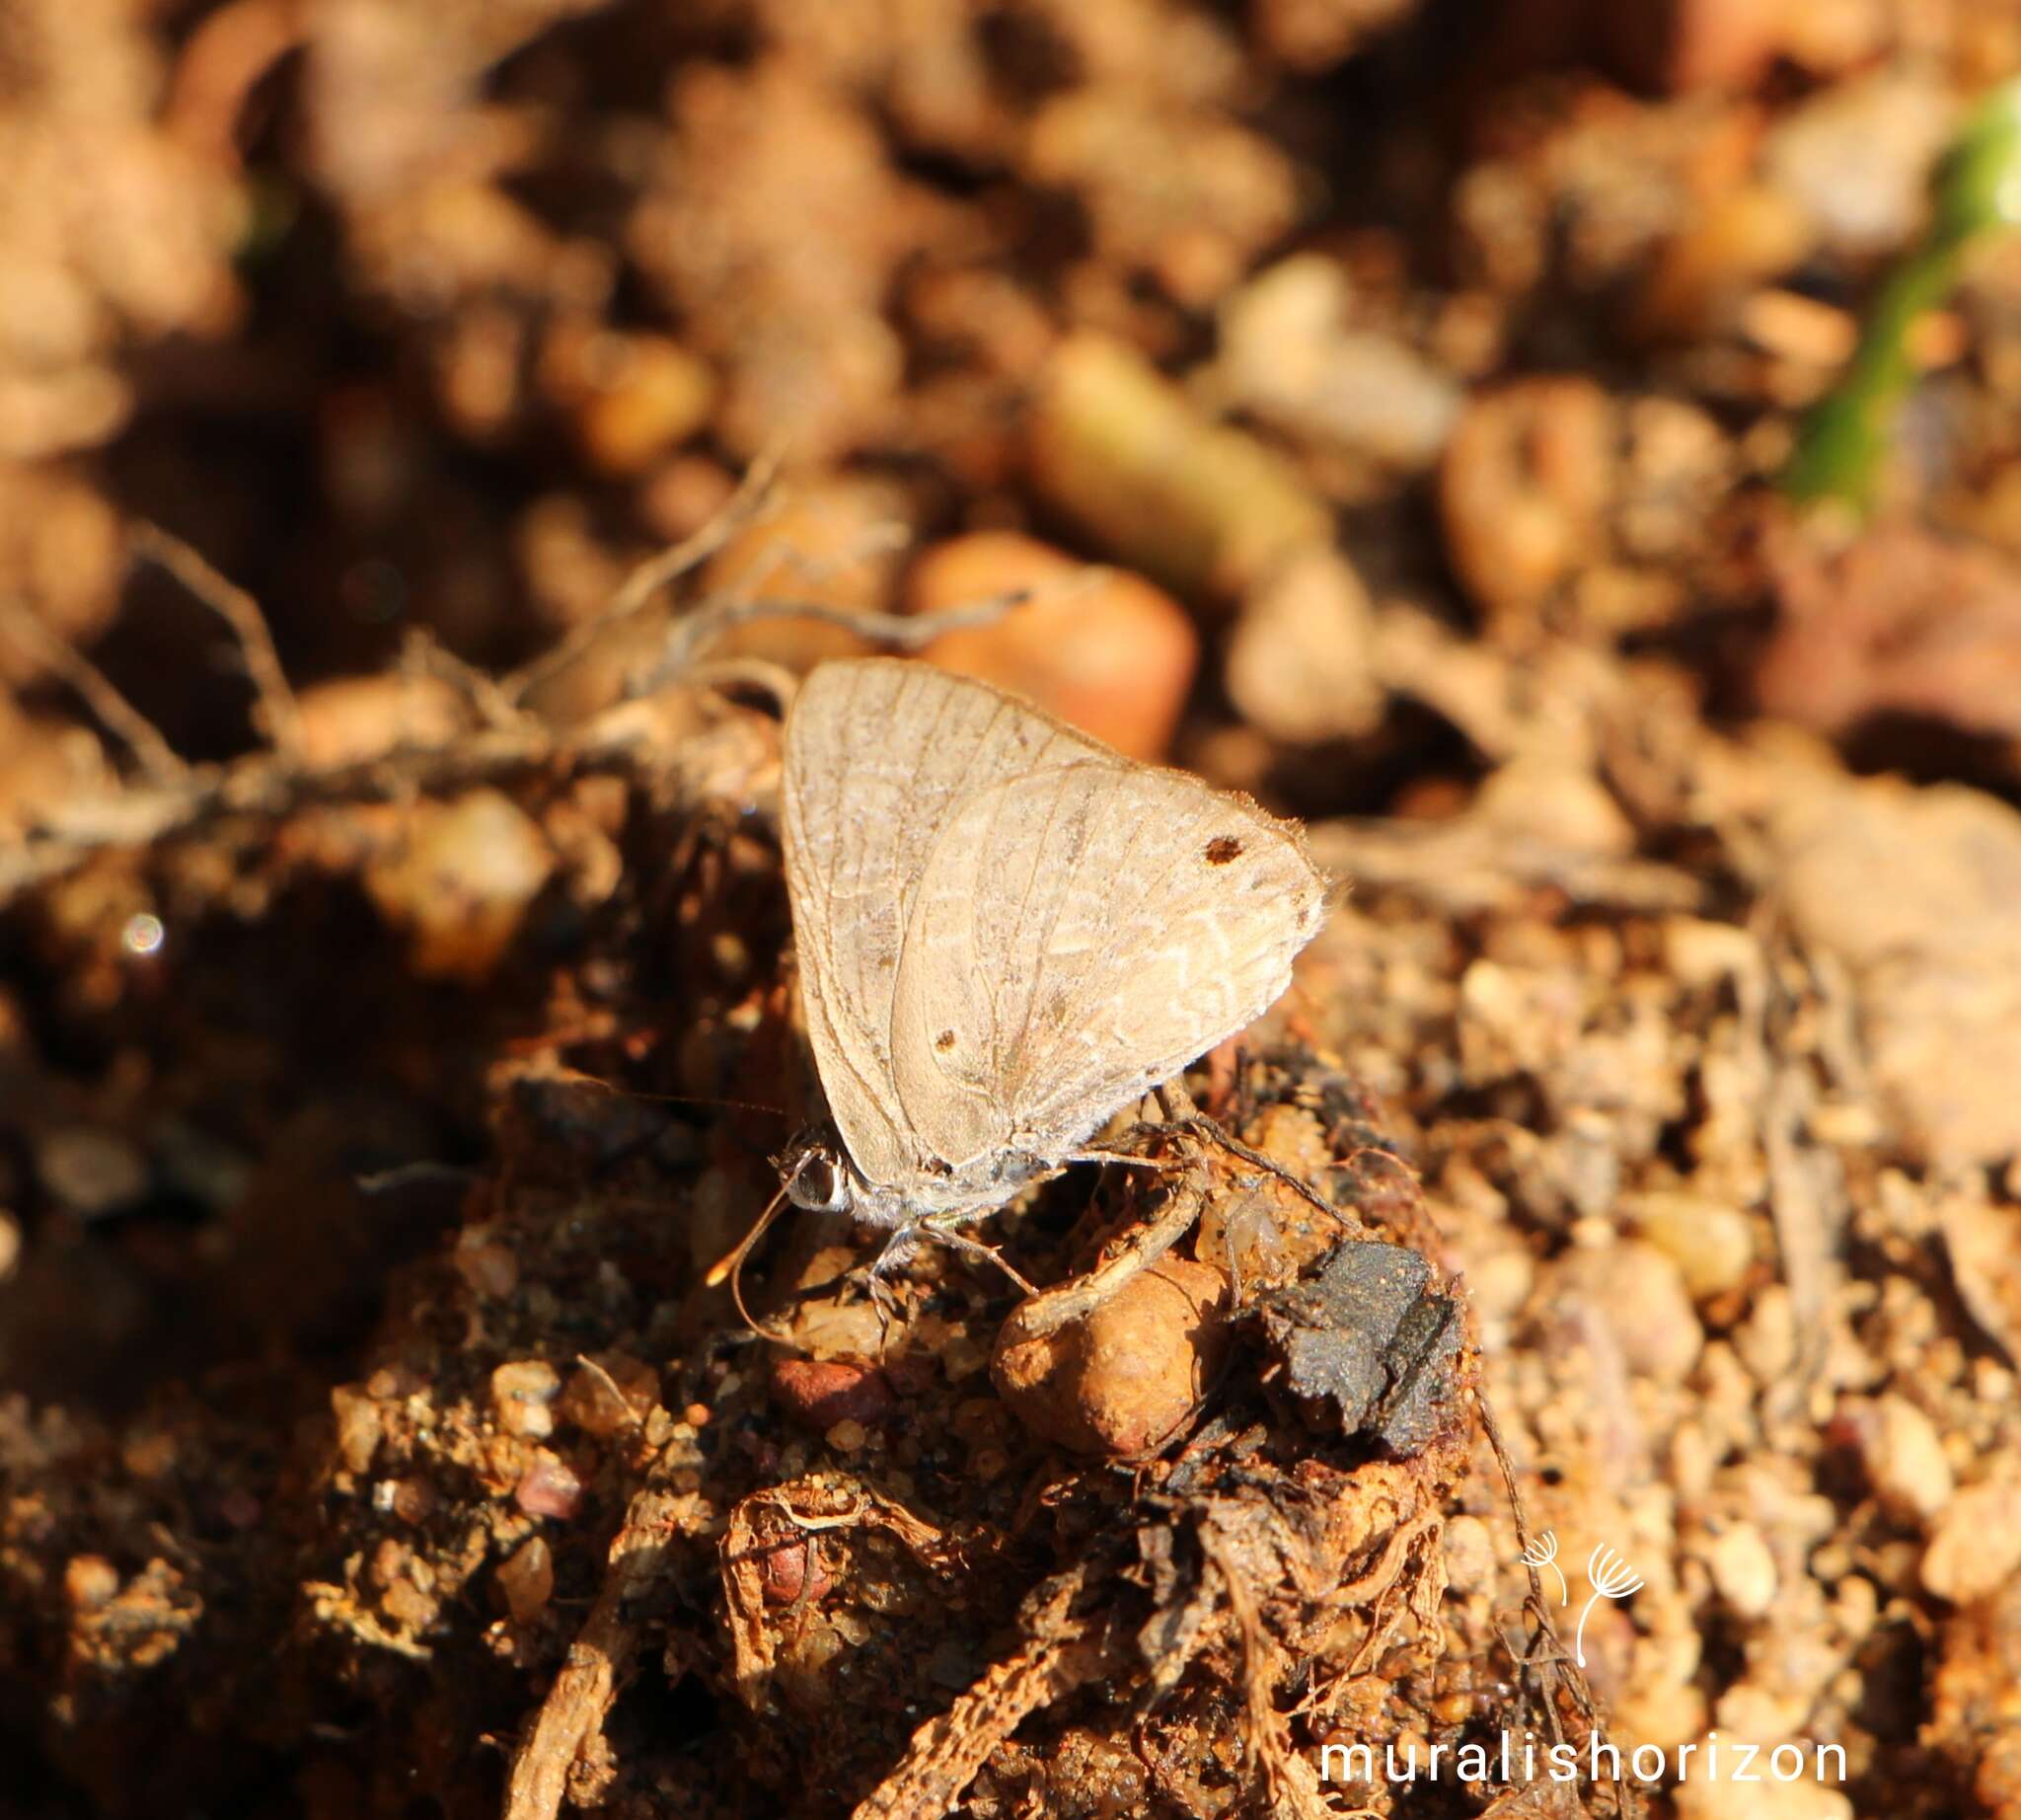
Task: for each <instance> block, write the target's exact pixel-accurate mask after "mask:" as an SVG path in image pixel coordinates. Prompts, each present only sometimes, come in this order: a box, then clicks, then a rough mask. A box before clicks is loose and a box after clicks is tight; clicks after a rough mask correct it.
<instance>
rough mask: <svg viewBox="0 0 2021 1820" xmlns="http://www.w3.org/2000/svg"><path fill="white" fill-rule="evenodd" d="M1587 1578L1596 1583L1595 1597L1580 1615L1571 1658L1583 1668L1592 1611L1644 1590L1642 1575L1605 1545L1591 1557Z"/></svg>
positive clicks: (1587, 1563) (1587, 1568)
mask: <svg viewBox="0 0 2021 1820" xmlns="http://www.w3.org/2000/svg"><path fill="white" fill-rule="evenodd" d="M1586 1577H1587V1579H1589V1580H1590V1581H1592V1582H1593V1596H1592V1597H1591V1598H1590V1599H1588V1600H1587V1601H1586V1604H1585V1607H1584V1608H1583V1609H1582V1610H1581V1612H1580V1614H1579V1629H1578V1630H1577V1631H1575V1632H1574V1634H1573V1638H1572V1659H1573V1660H1574V1661H1575V1662H1577V1663H1578V1664H1579V1666H1580V1667H1581V1668H1584V1667H1585V1666H1586V1621H1587V1619H1588V1618H1590V1617H1591V1616H1592V1615H1593V1608H1594V1607H1595V1606H1596V1605H1598V1604H1599V1603H1600V1602H1601V1601H1602V1600H1603V1599H1625V1598H1627V1596H1628V1595H1629V1594H1630V1593H1633V1592H1639V1591H1640V1590H1641V1587H1642V1576H1641V1575H1640V1574H1639V1573H1637V1572H1636V1571H1635V1569H1634V1568H1632V1567H1631V1566H1629V1565H1628V1563H1627V1562H1626V1561H1625V1560H1623V1559H1622V1558H1621V1557H1620V1555H1617V1554H1616V1553H1615V1552H1614V1551H1613V1550H1612V1549H1610V1548H1609V1547H1608V1546H1607V1544H1606V1543H1602V1544H1601V1545H1600V1546H1599V1547H1598V1548H1596V1549H1595V1550H1594V1551H1593V1553H1592V1555H1590V1556H1588V1558H1587V1562H1586Z"/></svg>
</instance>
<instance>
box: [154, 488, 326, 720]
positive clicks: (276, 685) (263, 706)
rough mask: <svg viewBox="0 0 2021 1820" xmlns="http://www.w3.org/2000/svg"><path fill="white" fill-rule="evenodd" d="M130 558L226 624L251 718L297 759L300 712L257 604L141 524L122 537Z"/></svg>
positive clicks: (174, 541)
mask: <svg viewBox="0 0 2021 1820" xmlns="http://www.w3.org/2000/svg"><path fill="white" fill-rule="evenodd" d="M128 543H129V547H130V548H131V550H132V552H133V554H134V555H135V556H137V557H141V558H144V559H145V560H146V561H148V562H150V563H154V564H157V565H159V566H160V567H161V568H163V569H167V570H168V571H169V573H170V574H172V575H174V576H175V577H176V579H177V580H178V581H180V582H182V584H183V585H184V586H185V587H186V588H187V589H188V590H189V592H190V594H191V595H193V596H194V597H195V598H196V599H197V600H200V601H201V602H202V603H203V604H204V605H205V606H206V607H208V608H209V609H210V610H211V611H212V612H213V613H215V614H216V615H217V616H218V618H219V619H221V620H223V621H224V623H225V624H226V625H227V626H229V627H230V628H231V630H232V636H233V637H234V638H235V639H237V640H238V642H239V649H240V651H241V652H242V653H243V654H244V656H245V660H246V675H247V677H248V679H249V680H250V681H251V682H252V684H253V692H254V694H255V696H256V697H257V698H258V705H257V707H256V708H255V710H254V720H255V722H256V723H257V724H258V726H259V728H260V730H261V731H262V733H263V734H265V736H266V738H267V739H268V740H269V741H270V742H271V743H272V744H273V746H274V747H275V749H276V750H278V751H280V752H281V753H283V754H284V755H285V756H287V757H289V758H295V759H299V758H300V757H301V755H302V710H301V707H300V705H299V704H298V703H297V702H296V700H295V692H294V690H293V689H292V688H291V687H289V685H288V679H287V673H286V672H285V671H284V670H282V668H281V667H280V653H279V652H278V651H277V650H275V649H274V645H273V634H272V633H271V632H269V631H268V630H267V626H266V616H265V615H264V614H263V613H262V612H261V611H260V603H259V602H258V601H257V600H255V599H254V598H253V596H252V595H251V594H249V593H247V592H246V590H245V589H244V588H242V587H240V586H239V585H238V583H237V582H235V581H231V580H228V579H227V578H226V577H225V576H223V575H222V574H220V573H219V572H218V571H217V570H216V569H213V568H212V567H211V566H210V564H209V563H207V562H205V561H204V559H203V558H202V557H201V556H199V555H198V554H197V553H196V552H195V551H194V550H192V549H191V548H190V547H189V546H188V545H187V544H186V543H185V542H184V541H183V540H182V539H181V538H180V537H177V536H174V535H173V534H171V533H170V532H168V531H164V530H163V529H162V528H161V526H160V525H156V524H148V523H146V522H145V521H142V522H141V523H138V524H136V525H134V526H133V528H132V530H131V532H130V533H129V534H128Z"/></svg>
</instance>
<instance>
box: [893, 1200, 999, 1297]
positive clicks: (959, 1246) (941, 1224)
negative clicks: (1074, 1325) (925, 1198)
mask: <svg viewBox="0 0 2021 1820" xmlns="http://www.w3.org/2000/svg"><path fill="white" fill-rule="evenodd" d="M929 1239H931V1240H933V1241H934V1242H935V1243H936V1244H938V1245H944V1246H945V1247H946V1248H947V1249H948V1250H949V1251H958V1252H960V1253H961V1255H962V1256H964V1257H966V1258H969V1259H971V1260H972V1261H974V1262H977V1263H988V1264H994V1265H995V1266H996V1267H997V1268H998V1269H999V1270H1001V1271H1003V1273H1004V1274H1005V1275H1006V1276H1008V1277H1009V1278H1010V1279H1011V1281H1012V1282H1013V1283H1015V1284H1016V1285H1017V1287H1018V1288H1019V1289H1020V1290H1022V1291H1023V1292H1024V1294H1026V1295H1035V1294H1037V1290H1036V1289H1035V1288H1034V1286H1033V1285H1032V1284H1030V1283H1029V1282H1027V1281H1026V1280H1025V1279H1024V1278H1023V1277H1022V1276H1021V1275H1019V1274H1018V1272H1017V1271H1015V1270H1014V1269H1012V1268H1011V1265H1010V1264H1009V1263H1008V1262H1007V1261H1006V1260H1005V1258H1004V1255H1003V1253H1002V1252H1001V1251H995V1250H994V1249H992V1248H991V1247H990V1246H987V1245H984V1244H983V1243H982V1242H981V1241H980V1240H977V1239H971V1238H970V1237H969V1236H968V1235H967V1234H966V1233H962V1232H957V1231H956V1230H955V1228H954V1225H953V1222H952V1221H951V1220H936V1219H934V1218H932V1217H929V1218H927V1219H924V1220H915V1221H913V1222H912V1224H911V1225H909V1226H901V1227H900V1228H899V1229H898V1230H897V1231H896V1232H895V1233H893V1234H892V1235H891V1237H890V1238H889V1239H888V1240H886V1241H885V1245H884V1249H883V1250H882V1251H879V1252H878V1253H877V1256H876V1260H875V1261H874V1262H873V1263H872V1264H871V1265H870V1268H869V1270H868V1272H867V1275H868V1278H869V1280H870V1283H871V1284H872V1285H873V1289H872V1293H873V1294H874V1293H875V1291H876V1288H877V1287H880V1286H881V1282H882V1279H884V1278H887V1277H890V1276H894V1275H896V1274H897V1272H898V1271H900V1270H902V1269H904V1267H905V1266H906V1264H907V1263H908V1262H909V1261H910V1260H911V1258H912V1255H913V1253H914V1252H915V1251H918V1250H919V1248H920V1246H921V1245H922V1244H923V1243H924V1242H925V1241H926V1240H929Z"/></svg>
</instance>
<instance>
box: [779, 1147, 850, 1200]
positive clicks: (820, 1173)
mask: <svg viewBox="0 0 2021 1820" xmlns="http://www.w3.org/2000/svg"><path fill="white" fill-rule="evenodd" d="M786 1194H787V1195H788V1197H789V1198H790V1199H791V1201H792V1203H793V1205H794V1206H795V1207H804V1208H806V1209H807V1210H808V1211H809V1212H811V1213H844V1212H847V1211H848V1209H849V1207H850V1204H851V1199H852V1196H851V1194H850V1191H849V1179H848V1177H847V1176H845V1175H843V1173H842V1171H841V1170H840V1169H838V1168H837V1167H836V1164H835V1160H834V1158H832V1157H828V1156H824V1155H822V1154H821V1153H820V1152H819V1151H813V1152H810V1153H809V1154H808V1155H807V1156H805V1157H804V1158H802V1159H801V1161H800V1165H799V1167H798V1168H797V1169H796V1170H794V1171H793V1174H792V1179H791V1181H790V1182H788V1183H787V1185H786Z"/></svg>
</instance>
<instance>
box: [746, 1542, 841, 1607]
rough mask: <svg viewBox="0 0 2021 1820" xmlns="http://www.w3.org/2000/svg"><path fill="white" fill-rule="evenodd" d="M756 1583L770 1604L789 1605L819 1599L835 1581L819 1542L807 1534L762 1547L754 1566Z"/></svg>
mask: <svg viewBox="0 0 2021 1820" xmlns="http://www.w3.org/2000/svg"><path fill="white" fill-rule="evenodd" d="M758 1578H759V1585H760V1586H761V1587H762V1588H763V1590H764V1594H765V1598H766V1600H767V1602H768V1603H770V1604H773V1605H793V1604H795V1603H798V1602H799V1601H801V1600H802V1599H805V1600H807V1601H812V1600H815V1599H819V1598H820V1597H821V1596H822V1595H823V1594H824V1593H826V1592H827V1591H828V1589H829V1588H830V1587H832V1586H833V1585H834V1584H835V1576H834V1574H832V1573H830V1572H829V1570H828V1562H827V1560H826V1559H825V1558H824V1556H823V1554H822V1549H821V1544H820V1541H819V1539H818V1538H817V1537H815V1536H813V1535H811V1534H809V1535H806V1536H804V1537H802V1538H800V1539H799V1540H797V1541H795V1540H793V1539H792V1538H790V1537H788V1538H786V1540H784V1541H782V1542H780V1543H778V1544H776V1545H774V1546H772V1547H769V1548H767V1549H766V1551H765V1554H764V1555H763V1556H762V1557H761V1562H760V1565H759V1569H758Z"/></svg>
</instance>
